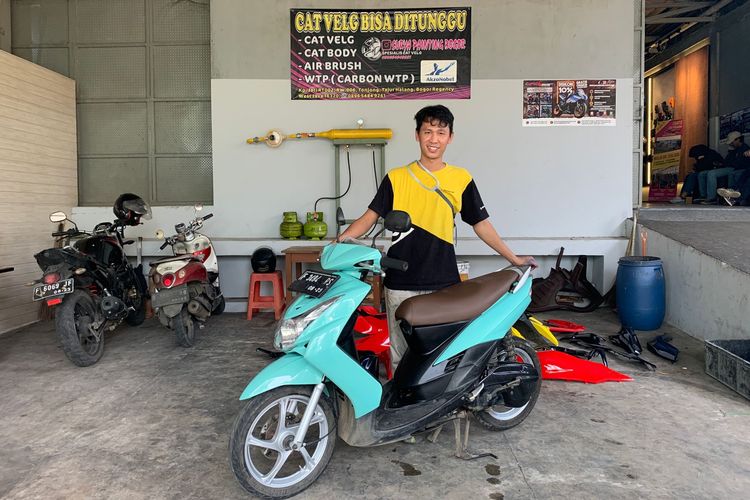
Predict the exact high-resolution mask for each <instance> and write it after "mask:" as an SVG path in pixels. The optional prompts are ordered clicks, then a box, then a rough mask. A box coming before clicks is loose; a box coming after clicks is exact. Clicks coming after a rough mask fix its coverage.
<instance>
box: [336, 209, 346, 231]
mask: <svg viewBox="0 0 750 500" xmlns="http://www.w3.org/2000/svg"><path fill="white" fill-rule="evenodd" d="M336 224H337V225H339V226H343V225H344V224H346V217H344V211H343V210H342V209H341V207H339V208H337V209H336Z"/></svg>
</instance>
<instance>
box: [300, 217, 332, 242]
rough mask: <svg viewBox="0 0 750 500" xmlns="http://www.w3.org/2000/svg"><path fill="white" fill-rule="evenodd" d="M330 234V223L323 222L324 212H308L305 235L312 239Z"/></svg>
mask: <svg viewBox="0 0 750 500" xmlns="http://www.w3.org/2000/svg"><path fill="white" fill-rule="evenodd" d="M326 234H328V225H327V224H326V223H325V222H323V212H307V222H305V236H307V237H308V238H310V239H311V240H319V239H321V238H325V237H326Z"/></svg>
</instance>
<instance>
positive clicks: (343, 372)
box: [229, 211, 541, 498]
mask: <svg viewBox="0 0 750 500" xmlns="http://www.w3.org/2000/svg"><path fill="white" fill-rule="evenodd" d="M337 219H338V221H337V222H338V223H339V224H342V223H343V214H341V213H339V214H337ZM384 226H385V229H388V230H389V231H392V232H394V233H401V232H406V231H408V230H409V229H410V228H411V221H410V218H409V215H408V214H407V213H405V212H401V211H393V212H391V213H390V214H388V216H387V217H386V218H385V224H384ZM381 233H382V230H381ZM379 234H380V233H378V234H377V235H376V236H375V237H374V238H373V244H372V246H367V245H362V244H356V243H350V242H347V243H332V244H330V245H328V246H326V247H325V248H324V249H323V252H322V254H321V259H320V262H321V265H322V267H323V269H324V270H325V272H317V271H306V272H305V273H304V274H303V275H302V276H301V277H300V279H298V280H297V281H295V282H294V283H292V285H291V288H292V289H293V290H296V291H298V292H300V295H299V296H298V297H297V298H296V299H295V300H294V302H292V303H291V304H290V305H289V307H288V308H287V310H286V312H285V313H284V317H283V318H282V319H281V321H280V322H279V324H278V326H277V328H276V333H275V340H274V344H275V346H276V348H277V349H279V350H280V351H282V352H283V353H284V355H283V356H282V357H280V358H279V359H277V360H276V361H274V362H273V363H271V364H270V365H268V366H267V367H266V368H264V369H263V370H262V371H261V372H260V373H258V375H257V376H256V377H255V378H253V379H252V380H251V381H250V383H249V384H248V385H247V387H246V388H245V390H244V392H243V393H242V396H240V399H242V400H248V402H247V404H246V405H245V407H244V408H243V409H242V411H241V412H240V414H239V415H238V416H237V419H236V420H235V423H234V427H233V429H232V435H231V440H230V444H229V452H230V462H231V465H232V469H233V472H234V475H235V476H236V477H237V479H238V480H239V482H240V484H241V485H242V487H243V488H245V489H246V490H247V491H248V492H250V493H253V494H255V495H259V496H262V497H270V498H284V497H288V496H292V495H296V494H298V493H299V492H301V491H303V490H304V489H305V488H307V487H308V486H310V485H311V484H312V483H313V482H315V480H316V479H317V478H318V477H319V476H320V474H321V473H322V472H323V470H324V469H325V468H326V466H327V465H328V462H329V460H330V459H331V455H332V454H333V449H334V445H335V443H336V436H337V435H338V437H340V438H341V439H342V440H343V441H344V442H346V443H347V444H349V445H350V446H376V445H381V444H386V443H390V442H394V441H399V440H403V439H405V438H407V437H409V436H411V435H412V434H414V433H418V432H424V431H430V430H434V431H435V433H434V435H435V437H436V435H437V432H438V431H439V429H440V428H441V426H442V425H444V424H446V423H448V422H451V421H454V423H457V425H456V434H457V446H458V445H459V436H460V424H458V422H459V421H458V420H457V419H459V418H462V417H466V437H468V415H469V414H473V415H474V416H475V417H476V418H477V420H478V421H479V422H480V423H481V424H482V425H484V426H485V427H487V428H489V429H491V430H497V431H499V430H504V429H509V428H511V427H513V426H515V425H518V424H519V423H521V422H522V421H523V420H524V419H525V418H526V417H527V416H528V415H529V413H530V412H531V410H532V409H533V407H534V404H535V403H536V399H537V397H538V395H539V390H540V387H541V376H540V374H541V367H540V364H539V360H538V358H537V356H536V353H535V351H534V349H533V348H532V347H531V346H529V345H528V344H526V343H525V342H523V341H521V340H520V339H517V338H514V337H513V336H512V335H509V334H508V333H509V332H510V329H511V326H513V324H514V323H516V321H517V320H518V319H519V318H521V317H522V316H523V312H524V311H525V310H526V307H527V306H528V305H529V303H530V301H531V279H529V277H530V272H531V268H527V267H524V268H517V267H509V268H506V269H503V270H501V271H497V272H494V273H490V274H487V275H484V276H481V277H479V278H475V279H471V280H468V281H464V282H462V283H459V284H456V285H453V286H450V287H448V288H444V289H442V290H439V291H437V292H434V293H431V294H428V295H420V296H417V297H412V298H410V299H408V300H406V301H404V302H403V303H402V304H401V306H400V307H399V308H398V310H397V311H396V317H397V318H398V319H399V320H400V325H401V329H402V331H403V333H404V337H405V338H406V341H407V343H408V346H409V347H408V349H407V351H406V354H405V355H404V357H403V358H402V360H401V363H400V364H399V365H398V368H397V369H396V373H395V375H394V377H393V380H392V381H390V382H388V383H386V384H384V385H383V384H381V383H380V382H379V381H378V380H377V379H376V378H374V377H373V376H372V375H371V374H370V372H368V371H367V369H365V368H364V367H362V366H361V365H360V363H359V360H358V359H357V353H356V351H355V349H354V339H353V326H354V323H355V321H356V319H357V316H356V315H357V312H356V309H357V307H358V306H359V305H360V304H361V303H362V301H363V300H364V299H365V297H366V296H367V294H368V292H369V291H370V285H369V284H368V283H366V282H365V281H364V278H365V277H366V276H367V275H368V274H369V273H381V272H383V271H384V270H385V269H403V270H405V269H406V268H407V266H408V264H407V263H406V262H403V261H398V260H395V259H392V258H389V257H387V256H384V255H383V254H382V253H381V252H380V251H379V250H377V249H376V248H375V241H376V238H377V237H378V235H379ZM462 441H463V445H462V447H461V446H458V448H457V454H458V455H459V456H462V458H466V457H467V453H468V452H466V449H465V444H466V441H465V439H464V440H462Z"/></svg>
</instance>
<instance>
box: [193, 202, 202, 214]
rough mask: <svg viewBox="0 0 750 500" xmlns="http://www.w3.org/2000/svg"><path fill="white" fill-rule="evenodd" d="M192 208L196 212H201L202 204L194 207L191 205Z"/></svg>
mask: <svg viewBox="0 0 750 500" xmlns="http://www.w3.org/2000/svg"><path fill="white" fill-rule="evenodd" d="M193 207H194V208H195V211H196V212H200V211H201V210H203V203H196V204H195V205H193Z"/></svg>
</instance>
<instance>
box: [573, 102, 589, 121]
mask: <svg viewBox="0 0 750 500" xmlns="http://www.w3.org/2000/svg"><path fill="white" fill-rule="evenodd" d="M588 109H589V106H588V104H586V103H585V102H582V101H578V102H577V103H576V105H575V107H574V108H573V116H575V117H576V118H583V117H584V116H586V111H588Z"/></svg>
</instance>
